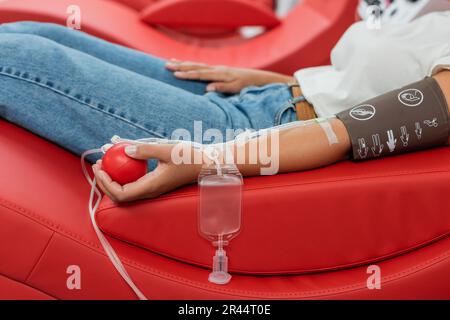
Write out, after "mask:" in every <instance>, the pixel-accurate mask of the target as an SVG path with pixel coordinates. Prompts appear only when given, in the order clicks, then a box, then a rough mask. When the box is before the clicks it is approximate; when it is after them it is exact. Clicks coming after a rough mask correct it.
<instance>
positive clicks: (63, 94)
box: [0, 67, 165, 138]
mask: <svg viewBox="0 0 450 320" xmlns="http://www.w3.org/2000/svg"><path fill="white" fill-rule="evenodd" d="M4 68H5V67H3V68H2V69H4ZM6 68H7V67H6ZM0 75H3V76H5V77H10V78H13V79H16V80H21V81H24V82H28V83H31V84H34V85H36V86H39V87H42V88H45V89H47V90H50V91H53V92H55V93H57V94H59V95H61V96H63V97H66V98H67V99H70V100H73V101H76V102H78V103H80V104H82V105H85V106H87V107H89V108H91V109H92V110H95V111H97V112H101V113H103V114H106V115H108V116H110V117H113V118H114V119H118V120H121V121H123V122H125V123H127V124H128V125H131V126H133V127H135V128H138V129H140V130H143V131H145V132H147V133H149V134H150V135H154V136H157V137H159V138H165V136H164V135H161V134H159V133H157V132H155V131H153V130H149V129H147V128H145V127H143V126H141V125H139V124H137V123H134V122H132V121H130V120H128V119H126V118H123V117H121V116H119V115H116V114H112V113H109V112H107V111H105V110H102V109H100V108H98V107H96V106H95V105H92V104H89V103H87V102H85V101H82V100H80V99H78V98H76V97H74V96H72V95H69V94H67V93H65V92H63V91H61V90H58V89H56V88H53V87H50V86H48V85H46V84H44V83H41V82H37V81H34V80H32V79H25V78H23V77H20V76H16V75H14V74H10V73H6V72H3V71H0Z"/></svg>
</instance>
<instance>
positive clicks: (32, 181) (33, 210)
mask: <svg viewBox="0 0 450 320" xmlns="http://www.w3.org/2000/svg"><path fill="white" fill-rule="evenodd" d="M0 145H1V146H2V148H0V177H1V181H2V182H1V183H0V275H2V277H0V292H5V290H9V288H10V287H12V286H14V287H20V289H15V291H14V293H11V294H8V293H6V294H5V293H0V296H1V297H2V298H3V297H14V298H17V297H18V296H20V297H23V298H33V299H34V298H42V297H44V298H50V297H54V298H59V299H134V298H135V296H134V295H133V293H132V292H131V290H130V289H129V288H128V287H127V285H126V284H125V283H124V281H123V280H122V279H121V278H120V276H119V275H118V274H117V272H116V271H115V269H114V268H113V266H112V265H111V263H110V261H109V260H108V258H107V257H106V255H105V253H104V252H103V250H102V249H101V247H100V244H99V242H98V240H97V238H96V235H95V232H94V231H93V229H92V227H91V225H90V222H89V216H88V212H87V200H88V194H89V186H88V184H87V183H86V182H85V181H84V177H83V176H82V173H81V169H80V164H79V159H78V158H77V157H76V156H73V155H71V154H69V153H68V152H67V151H65V150H63V149H61V148H59V147H57V146H55V145H53V144H50V143H49V142H47V141H45V140H43V139H40V138H38V137H36V136H34V135H33V134H31V133H29V132H27V131H25V130H23V129H20V128H18V127H16V126H13V125H11V124H9V123H7V122H4V121H0ZM411 156H413V155H411ZM415 156H417V158H416V160H417V161H418V162H422V161H424V162H427V161H428V160H427V159H428V158H430V157H434V158H436V157H441V159H445V158H446V157H447V156H448V149H444V148H442V149H438V150H433V151H427V152H422V153H418V154H417V155H415ZM404 157H408V156H404ZM55 159H57V160H55ZM394 159H398V160H396V161H398V163H397V165H398V166H400V165H401V163H402V161H401V158H400V157H398V158H393V160H394ZM407 159H408V158H405V159H404V160H407ZM433 161H434V160H431V162H429V163H433ZM442 162H444V161H442ZM378 163H379V162H376V161H373V162H371V163H368V164H367V165H368V166H369V167H366V169H367V170H369V169H370V170H375V167H376V166H377V165H378ZM403 163H404V164H405V165H406V161H404V162H403ZM342 165H344V166H347V165H354V164H351V163H346V164H345V163H343V164H342ZM349 169H350V167H349ZM428 169H433V168H428ZM434 169H436V170H435V171H436V174H432V173H429V174H426V173H424V176H427V177H428V178H429V179H425V178H424V180H422V181H426V180H428V182H430V181H433V180H435V179H437V180H440V179H439V177H438V175H439V174H438V173H441V174H442V175H444V176H445V175H446V174H447V173H446V170H445V168H443V167H436V168H434ZM336 170H340V169H339V168H337V169H336ZM320 172H321V171H319V172H315V171H311V173H310V174H311V175H314V174H317V175H318V176H317V179H319V178H320V177H319V174H320ZM325 173H326V172H325ZM325 173H323V174H325ZM360 173H361V174H363V172H360ZM407 173H408V172H407V171H405V172H404V175H403V176H399V177H392V178H391V181H393V182H396V181H397V180H396V179H399V181H402V180H403V179H404V178H406V174H407ZM304 174H305V173H300V175H302V176H304V177H305V179H308V178H307V175H304ZM328 174H330V175H331V173H330V172H328ZM335 174H337V172H336V173H335ZM367 174H369V172H367ZM296 175H297V174H292V175H291V174H287V175H283V176H280V177H279V180H278V179H275V180H273V179H272V177H264V178H261V180H260V181H259V182H258V184H261V186H266V187H267V186H269V185H271V186H272V187H273V188H275V187H277V186H278V188H279V189H280V190H282V189H283V188H284V187H285V186H286V184H288V183H289V181H291V182H290V184H293V182H294V181H298V180H297V178H298V177H297V176H296ZM266 178H267V180H266V181H265V179H266ZM334 178H336V176H335V177H334ZM291 179H292V180H291ZM329 179H333V176H330V177H329ZM378 179H381V178H377V179H375V178H373V179H372V178H370V179H367V181H366V182H365V183H363V182H362V181H360V182H361V185H360V189H361V190H363V189H364V188H366V187H367V185H368V184H372V183H374V181H375V182H376V181H378ZM255 183H256V181H255ZM330 183H331V182H330ZM246 184H247V186H246V188H247V191H246V194H248V193H249V187H252V188H253V191H251V193H252V194H253V196H256V195H257V193H258V192H259V190H258V188H257V186H256V184H254V182H251V180H250V182H249V181H248V180H247V181H246ZM331 184H332V183H331ZM317 185H318V184H317ZM317 185H314V184H313V183H311V188H310V190H311V192H312V193H314V192H317V189H316V188H314V187H315V186H317ZM283 186H284V187H283ZM442 186H443V185H442V184H441V183H438V184H436V185H433V186H431V185H430V184H428V185H427V187H428V188H433V189H434V190H436V192H439V191H438V189H439V187H442ZM289 188H290V187H289ZM289 188H287V189H289ZM408 190H409V191H412V190H413V188H412V189H411V188H408ZM192 192H194V191H193V190H192V187H187V188H183V189H181V190H179V191H177V193H173V194H170V195H168V196H167V197H175V195H176V194H178V195H183V194H192ZM399 192H400V190H399V189H396V190H395V191H394V192H393V194H392V195H391V197H392V198H391V200H389V199H387V198H385V200H388V201H394V199H395V198H396V194H398V193H399ZM407 194H408V192H407V193H406V194H404V195H403V196H402V197H404V198H402V199H407V198H406V196H407ZM279 195H280V193H276V194H275V195H274V196H277V197H278V196H279ZM415 195H416V194H414V193H413V194H411V196H412V197H411V198H410V199H414V200H415V197H414V196H415ZM248 197H249V196H248V195H246V199H247V201H248V199H249V198H248ZM261 199H262V201H265V200H264V197H261ZM299 200H300V199H299ZM105 201H106V200H105ZM164 201H166V200H164ZM422 201H424V199H423V198H420V199H418V202H414V203H411V204H408V205H407V208H409V209H411V210H412V209H413V207H414V205H419V204H420V202H422ZM389 203H390V202H389ZM107 204H108V202H107V201H106V202H105V203H104V205H107ZM359 204H360V203H358V202H357V203H355V205H356V206H358V205H359ZM139 205H140V204H138V206H139ZM404 205H405V206H406V204H404ZM432 205H433V208H435V209H436V210H443V209H446V207H445V203H444V202H441V203H437V204H432ZM148 206H149V208H152V209H153V210H156V207H154V204H152V203H151V202H150V203H148ZM443 206H444V207H443ZM159 209H160V210H162V209H161V208H159ZM148 212H151V211H150V210H148ZM262 212H263V211H260V212H259V213H262ZM106 213H107V211H105V212H104V214H106ZM151 213H152V214H154V211H153V212H151ZM255 213H257V212H254V214H255ZM380 214H382V212H380ZM245 215H247V216H248V215H250V216H251V215H252V211H249V209H248V208H247V211H246V212H245ZM278 215H279V216H280V214H279V213H278ZM371 218H374V216H371ZM435 218H438V216H435ZM103 222H104V221H103ZM306 222H307V221H305V223H306ZM422 222H423V221H422V220H421V221H420V222H418V224H417V225H411V224H410V223H412V222H411V221H409V222H408V225H406V226H405V232H404V235H406V236H405V239H407V240H411V239H413V238H414V236H413V235H412V234H413V233H415V232H417V230H418V229H420V225H419V224H421V223H422ZM244 223H245V221H244ZM323 223H329V224H330V225H331V226H334V228H339V226H340V224H341V220H339V221H337V220H335V221H330V220H328V221H326V220H325V221H323ZM272 224H273V223H272ZM244 226H245V224H244ZM161 227H162V226H161ZM406 227H407V228H406ZM390 228H392V226H391V227H390ZM330 229H331V228H330ZM427 230H432V229H428V228H427ZM433 230H434V229H433ZM169 231H170V230H167V232H169ZM435 231H436V230H435ZM244 232H245V231H243V234H242V235H241V236H245V234H244ZM255 232H257V231H255ZM241 236H238V237H237V238H236V239H235V240H234V241H235V242H234V244H233V246H234V247H233V249H231V247H230V259H231V261H233V260H234V261H238V260H239V257H238V256H237V253H236V254H234V253H233V252H232V251H231V250H236V249H238V244H239V242H238V241H239V237H241ZM282 236H283V234H282V232H280V230H277V229H274V230H272V233H271V234H270V235H268V237H271V238H272V239H276V238H277V237H282ZM325 239H327V238H326V237H325ZM110 240H111V244H112V245H113V246H114V248H115V249H116V250H117V252H118V254H119V255H120V257H121V259H122V261H123V262H124V264H125V266H126V267H127V269H128V272H129V273H130V275H131V276H132V278H133V280H134V281H135V282H136V284H137V285H138V286H139V288H140V289H142V291H143V292H144V293H145V294H146V295H147V296H148V297H150V298H153V299H218V298H222V299H239V298H241V299H242V298H252V299H253V298H255V299H259V298H274V299H275V298H279V299H299V298H317V299H329V298H335V299H356V298H358V299H400V298H402V299H417V298H422V299H431V298H435V299H444V298H447V299H448V298H450V276H449V270H450V238H449V237H448V236H447V237H445V238H442V239H440V240H439V241H435V242H433V243H429V244H427V245H425V246H423V247H421V248H415V250H413V251H411V252H408V253H403V254H401V255H399V256H397V257H391V258H389V259H383V261H380V262H378V263H377V265H379V266H380V268H381V270H382V290H368V289H367V288H366V280H367V277H368V275H367V265H363V266H360V267H353V268H345V269H343V270H340V271H337V272H325V271H322V272H316V273H312V274H301V275H290V276H286V275H283V276H270V277H267V276H264V277H261V276H256V275H251V276H249V275H244V274H234V277H233V280H232V281H231V283H230V284H229V285H227V286H217V285H212V284H210V283H208V282H207V277H208V273H209V270H208V269H204V268H201V267H197V266H195V265H193V264H190V263H185V262H179V261H177V260H174V259H172V258H168V257H164V256H162V255H159V254H156V253H153V252H151V251H149V250H145V249H142V248H139V247H138V246H135V245H132V244H129V243H126V242H123V241H119V240H116V239H113V238H111V239H110ZM336 240H337V239H336ZM355 241H357V240H355ZM378 243H379V245H380V247H379V249H383V246H384V245H386V242H383V241H382V239H381V238H378ZM376 244H377V243H375V242H374V243H373V244H372V245H374V246H375V245H376ZM192 245H196V244H195V242H194V243H193V244H192ZM203 245H204V246H203V247H202V246H200V247H199V252H200V253H202V254H203V253H206V251H207V249H206V248H207V245H208V244H207V243H204V244H203ZM239 245H240V244H239ZM311 246H315V247H316V248H317V249H318V250H320V244H317V243H315V244H311ZM269 249H270V248H269ZM279 250H280V251H282V250H283V248H280V249H279ZM236 252H238V251H236ZM353 253H354V252H353ZM291 254H292V255H296V254H298V253H297V252H291ZM300 254H302V253H300ZM339 254H341V255H343V256H345V255H346V254H347V249H346V248H345V247H343V248H341V250H340V252H339ZM208 255H211V258H212V251H210V252H209V253H208ZM255 257H256V258H258V256H257V255H256V256H255ZM256 258H255V259H256ZM327 259H328V260H329V258H327ZM205 261H206V257H205ZM231 261H230V262H231ZM70 265H78V266H79V267H80V268H81V285H82V290H69V289H68V288H67V286H66V281H67V277H68V274H67V273H66V271H67V267H68V266H70ZM4 278H8V280H7V281H4V280H5V279H4ZM31 288H32V289H31ZM35 291H37V292H35ZM30 292H33V293H30ZM39 292H41V294H40V293H39Z"/></svg>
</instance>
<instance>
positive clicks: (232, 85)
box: [206, 81, 242, 93]
mask: <svg viewBox="0 0 450 320" xmlns="http://www.w3.org/2000/svg"><path fill="white" fill-rule="evenodd" d="M241 89H242V86H240V85H239V84H238V83H237V82H236V81H232V82H212V83H210V84H208V85H207V86H206V91H209V92H211V91H215V92H223V93H239V92H240V91H241Z"/></svg>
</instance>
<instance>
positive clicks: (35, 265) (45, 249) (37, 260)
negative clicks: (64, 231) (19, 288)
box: [24, 231, 55, 284]
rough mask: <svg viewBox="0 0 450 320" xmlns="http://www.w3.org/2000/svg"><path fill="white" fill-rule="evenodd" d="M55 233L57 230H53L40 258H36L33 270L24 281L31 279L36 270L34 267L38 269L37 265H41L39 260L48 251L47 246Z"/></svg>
mask: <svg viewBox="0 0 450 320" xmlns="http://www.w3.org/2000/svg"><path fill="white" fill-rule="evenodd" d="M54 235H55V232H54V231H53V232H52V234H51V236H50V238H49V239H48V241H47V243H46V245H45V247H44V249H43V250H42V253H41V254H40V255H39V258H37V259H36V263H35V264H34V265H33V267H32V268H31V271H30V272H29V273H28V276H27V277H26V278H25V281H24V282H25V283H27V282H28V279H30V277H31V275H32V274H33V272H34V269H36V267H37V266H38V265H39V262H41V260H42V258H43V257H44V253H45V252H46V251H47V248H48V247H49V245H50V242H51V241H52V239H53V236H54ZM27 284H28V283H27Z"/></svg>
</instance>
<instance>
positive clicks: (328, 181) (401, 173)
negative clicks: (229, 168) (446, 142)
mask: <svg viewBox="0 0 450 320" xmlns="http://www.w3.org/2000/svg"><path fill="white" fill-rule="evenodd" d="M449 172H450V170H436V171H404V172H400V173H398V174H390V175H378V176H370V175H367V176H364V175H361V176H358V177H352V178H350V177H348V178H342V179H333V180H316V181H310V182H303V183H292V184H283V185H272V186H263V187H253V188H247V189H244V193H246V192H249V191H258V190H265V189H283V188H286V187H296V186H308V185H312V184H331V183H336V182H343V181H358V180H366V179H381V178H389V177H402V176H408V175H411V174H414V175H422V174H436V173H449ZM195 196H198V193H196V192H191V193H187V192H186V193H184V194H178V195H170V194H169V195H162V196H159V197H157V198H154V199H150V200H148V199H147V200H140V201H138V202H137V204H144V203H147V202H158V201H166V200H172V199H179V198H188V197H195ZM134 205H136V203H134V204H128V205H126V204H125V205H124V204H122V205H120V206H119V205H117V204H114V203H111V204H109V205H104V206H101V207H100V208H99V210H98V212H102V211H105V210H108V209H112V208H117V207H126V206H134Z"/></svg>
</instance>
